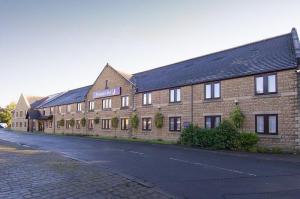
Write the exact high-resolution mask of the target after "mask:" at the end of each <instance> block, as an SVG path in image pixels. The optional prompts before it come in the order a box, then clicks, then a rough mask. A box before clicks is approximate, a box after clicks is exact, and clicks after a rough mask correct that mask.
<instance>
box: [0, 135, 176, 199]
mask: <svg viewBox="0 0 300 199" xmlns="http://www.w3.org/2000/svg"><path fill="white" fill-rule="evenodd" d="M0 176H1V178H0V198H5V199H16V198H39V199H42V198H51V199H56V198H62V199H63V198H64V199H65V198H74V199H77V198H97V199H99V198H114V199H115V198H155V199H159V198H170V196H168V195H167V194H164V193H163V192H161V191H160V190H158V189H156V188H153V187H149V186H146V185H143V184H141V183H139V182H137V181H135V180H133V179H129V178H126V177H124V176H122V175H119V174H115V173H112V172H110V171H107V170H105V169H101V168H99V167H96V166H93V165H89V164H85V163H82V162H78V161H76V160H72V159H68V158H66V157H62V156H60V155H58V154H55V153H51V152H46V151H39V150H34V149H31V148H27V147H22V146H19V145H16V144H13V143H10V142H6V141H2V140H0Z"/></svg>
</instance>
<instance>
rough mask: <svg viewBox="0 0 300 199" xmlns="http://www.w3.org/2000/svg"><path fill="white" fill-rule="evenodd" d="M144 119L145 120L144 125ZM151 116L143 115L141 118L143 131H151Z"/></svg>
mask: <svg viewBox="0 0 300 199" xmlns="http://www.w3.org/2000/svg"><path fill="white" fill-rule="evenodd" d="M144 120H146V126H144ZM149 121H151V127H150V128H149V126H150V125H149ZM152 125H153V124H152V118H151V117H143V118H142V130H143V131H152Z"/></svg>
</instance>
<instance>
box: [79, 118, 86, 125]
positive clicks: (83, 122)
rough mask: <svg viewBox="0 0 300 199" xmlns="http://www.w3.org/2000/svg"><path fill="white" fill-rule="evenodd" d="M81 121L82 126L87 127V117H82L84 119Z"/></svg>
mask: <svg viewBox="0 0 300 199" xmlns="http://www.w3.org/2000/svg"><path fill="white" fill-rule="evenodd" d="M80 123H81V126H82V127H85V124H86V119H85V117H84V118H82V119H81V120H80Z"/></svg>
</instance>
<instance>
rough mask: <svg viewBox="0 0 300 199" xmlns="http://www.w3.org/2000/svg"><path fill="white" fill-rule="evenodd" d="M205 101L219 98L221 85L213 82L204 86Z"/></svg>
mask: <svg viewBox="0 0 300 199" xmlns="http://www.w3.org/2000/svg"><path fill="white" fill-rule="evenodd" d="M204 90H205V91H204V94H205V99H216V98H220V97H221V83H220V82H214V83H209V84H205V88H204Z"/></svg>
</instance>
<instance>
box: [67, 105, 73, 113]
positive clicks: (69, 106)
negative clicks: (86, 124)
mask: <svg viewBox="0 0 300 199" xmlns="http://www.w3.org/2000/svg"><path fill="white" fill-rule="evenodd" d="M71 108H72V106H71V104H68V105H67V113H70V112H71Z"/></svg>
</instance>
